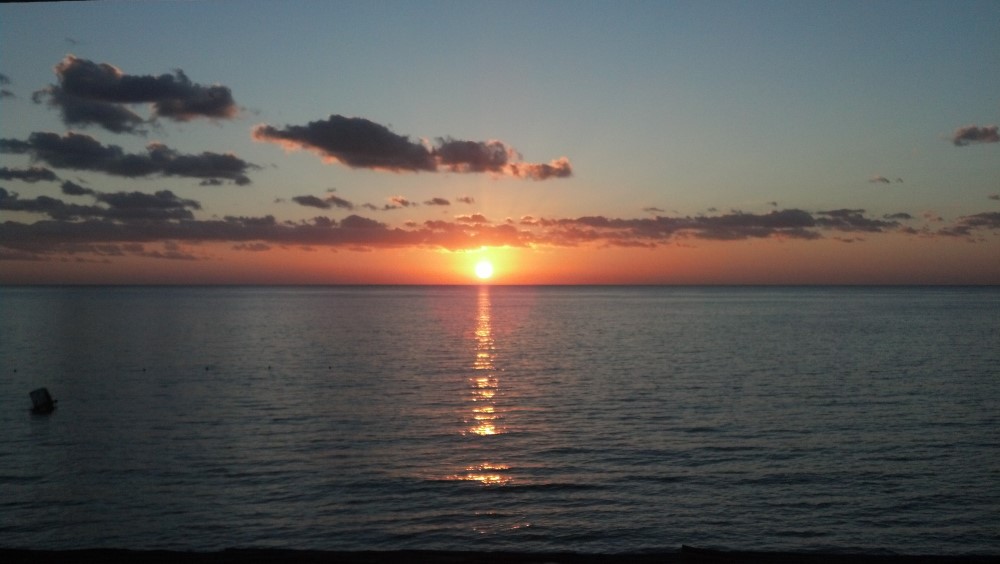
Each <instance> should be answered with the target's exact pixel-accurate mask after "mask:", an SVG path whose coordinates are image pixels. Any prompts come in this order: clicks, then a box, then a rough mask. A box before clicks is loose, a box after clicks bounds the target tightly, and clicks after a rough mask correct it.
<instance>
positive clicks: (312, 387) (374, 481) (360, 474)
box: [0, 286, 1000, 554]
mask: <svg viewBox="0 0 1000 564" xmlns="http://www.w3.org/2000/svg"><path fill="white" fill-rule="evenodd" d="M41 386H46V387H48V388H49V390H50V391H51V392H52V394H53V395H54V396H55V397H56V398H57V399H58V400H59V403H58V409H56V410H55V412H54V413H52V414H51V415H47V416H39V415H32V414H31V413H30V412H29V408H30V405H31V404H30V400H29V398H28V392H29V391H31V390H32V389H34V388H36V387H41ZM681 544H690V545H696V546H703V547H714V548H725V549H745V550H793V551H811V550H824V551H862V552H882V551H892V552H901V553H934V554H965V553H998V552H1000V289H998V288H864V287H845V288H825V287H810V288H799V287H777V288H773V287H763V288H698V287H682V288H673V287H666V288H661V287H499V286H496V287H490V286H478V287H477V286H470V287H224V288H214V287H212V288H203V287H194V288H192V287H39V288H34V287H6V288H0V546H5V547H19V548H45V549H53V548H84V547H119V548H172V549H185V550H213V549H222V548H226V547H291V548H309V549H340V550H367V549H382V550H386V549H454V550H532V551H588V552H623V551H643V550H675V549H677V548H678V547H679V546H680V545H681Z"/></svg>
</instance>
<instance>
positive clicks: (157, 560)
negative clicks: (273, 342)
mask: <svg viewBox="0 0 1000 564" xmlns="http://www.w3.org/2000/svg"><path fill="white" fill-rule="evenodd" d="M0 562H5V563H7V564H20V563H32V564H45V563H48V562H87V563H89V562H93V563H95V564H97V563H106V564H118V563H126V562H127V563H132V562H136V563H140V564H168V563H181V564H265V563H266V564H272V563H273V564H320V563H344V564H382V563H386V564H403V563H411V562H417V563H435V564H471V563H484V564H528V563H538V564H541V563H549V562H551V563H560V564H612V563H619V562H621V563H623V564H624V563H630V564H631V563H637V564H651V563H654V562H662V563H667V564H671V563H676V564H680V563H685V564H688V563H690V564H764V563H769V562H774V563H779V564H785V563H787V564H791V563H802V564H841V563H842V564H864V563H873V564H986V563H987V562H989V563H994V562H1000V556H940V555H939V556H913V555H906V556H900V555H871V554H814V553H775V552H721V551H714V550H704V549H698V548H690V547H683V548H681V549H680V550H678V551H677V552H664V553H655V554H650V553H640V554H577V553H523V552H461V551H412V550H406V551H385V552H382V551H369V552H329V551H314V550H271V549H229V550H224V551H220V552H179V551H165V550H149V551H146V550H116V549H87V550H59V551H48V550H20V549H3V548H0Z"/></svg>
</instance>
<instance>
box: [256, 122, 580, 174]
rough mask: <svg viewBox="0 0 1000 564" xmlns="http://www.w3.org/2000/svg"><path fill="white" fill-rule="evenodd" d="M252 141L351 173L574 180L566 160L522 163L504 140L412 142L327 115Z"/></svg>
mask: <svg viewBox="0 0 1000 564" xmlns="http://www.w3.org/2000/svg"><path fill="white" fill-rule="evenodd" d="M253 138H254V139H256V140H257V141H264V142H269V143H275V144H278V145H281V146H283V147H285V148H286V149H289V150H298V149H305V150H310V151H314V152H316V153H318V154H319V155H320V156H322V157H323V159H324V160H326V161H328V162H337V163H340V164H343V165H345V166H348V167H351V168H367V169H372V170H383V171H390V172H458V173H492V174H496V175H502V176H511V177H515V178H530V179H532V180H547V179H550V178H566V177H569V176H572V174H573V170H572V167H571V165H570V163H569V160H568V159H566V158H565V157H562V158H559V159H556V160H553V161H551V162H549V163H547V164H544V163H526V162H522V161H521V155H520V154H519V153H518V152H517V151H515V150H514V149H513V148H512V147H510V146H509V145H507V144H506V143H504V142H502V141H495V140H493V141H463V140H457V139H452V138H450V137H444V138H438V139H436V140H435V142H434V143H433V144H426V143H420V142H416V141H411V140H410V138H409V137H408V136H406V135H399V134H396V133H394V132H392V131H391V130H390V129H389V128H388V127H386V126H384V125H381V124H378V123H375V122H373V121H370V120H367V119H364V118H356V117H355V118H348V117H344V116H341V115H336V114H334V115H331V116H330V117H329V118H327V119H326V120H318V121H311V122H309V123H308V124H306V125H288V126H285V127H283V128H277V127H274V126H271V125H267V124H261V125H258V126H257V127H255V128H254V129H253Z"/></svg>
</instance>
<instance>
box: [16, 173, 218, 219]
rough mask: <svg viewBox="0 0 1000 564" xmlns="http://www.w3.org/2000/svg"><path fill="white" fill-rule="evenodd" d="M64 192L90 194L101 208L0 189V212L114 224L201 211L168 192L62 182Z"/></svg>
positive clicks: (188, 216)
mask: <svg viewBox="0 0 1000 564" xmlns="http://www.w3.org/2000/svg"><path fill="white" fill-rule="evenodd" d="M63 192H64V193H66V194H69V195H76V196H82V195H90V196H93V197H94V199H95V200H96V201H97V202H98V203H101V204H104V205H103V206H98V205H89V206H84V205H79V204H68V203H66V202H64V201H62V200H58V199H56V198H50V197H48V196H37V197H35V198H32V199H30V200H29V199H22V198H20V197H19V195H18V194H16V193H11V192H7V190H4V189H3V188H0V209H2V210H9V211H21V212H29V213H41V214H45V215H48V216H49V217H51V218H52V219H56V220H78V219H88V218H100V219H104V220H114V221H126V222H127V221H137V220H156V221H163V220H176V219H193V218H194V215H193V214H192V213H191V210H198V209H201V205H200V204H199V203H198V202H196V201H194V200H185V199H182V198H179V197H177V196H176V195H175V194H174V193H173V192H171V191H169V190H161V191H159V192H156V193H155V194H146V193H142V192H108V193H104V192H97V191H94V190H90V189H87V188H83V187H81V186H79V185H76V184H73V183H72V182H65V183H63Z"/></svg>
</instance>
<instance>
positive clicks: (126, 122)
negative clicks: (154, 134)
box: [31, 87, 146, 133]
mask: <svg viewBox="0 0 1000 564" xmlns="http://www.w3.org/2000/svg"><path fill="white" fill-rule="evenodd" d="M31 98H32V100H34V101H35V103H36V104H40V103H42V102H43V101H44V100H45V99H46V98H48V101H49V105H50V106H53V107H56V108H59V110H60V112H61V113H62V121H63V123H65V124H66V125H68V126H87V125H91V124H96V125H99V126H101V127H103V128H104V129H107V130H108V131H111V132H112V133H144V132H145V130H143V129H140V127H141V126H142V124H144V123H145V121H146V120H144V119H143V118H142V117H141V116H140V115H139V114H137V113H135V112H133V111H132V110H130V109H128V108H126V107H125V106H123V105H121V104H109V103H107V102H101V101H98V100H88V99H86V98H79V97H76V96H71V95H69V94H66V93H65V92H64V91H63V90H62V89H60V88H58V87H51V88H48V89H46V90H40V91H38V92H35V93H34V94H33V95H32V96H31Z"/></svg>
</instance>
